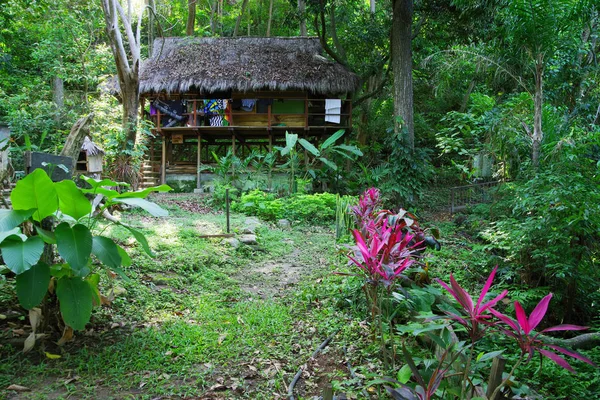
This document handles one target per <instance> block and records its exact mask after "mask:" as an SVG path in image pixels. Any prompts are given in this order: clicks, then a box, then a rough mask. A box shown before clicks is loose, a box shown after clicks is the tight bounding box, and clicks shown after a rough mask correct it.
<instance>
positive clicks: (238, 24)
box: [233, 0, 248, 37]
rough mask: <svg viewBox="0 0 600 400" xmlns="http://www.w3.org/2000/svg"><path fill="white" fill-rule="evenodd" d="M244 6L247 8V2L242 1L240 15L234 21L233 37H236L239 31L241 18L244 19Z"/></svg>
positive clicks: (246, 0)
mask: <svg viewBox="0 0 600 400" xmlns="http://www.w3.org/2000/svg"><path fill="white" fill-rule="evenodd" d="M246 6H248V0H244V1H242V10H241V11H240V15H238V18H237V20H236V21H235V29H234V31H233V36H234V37H235V36H237V35H238V33H239V31H240V24H241V23H242V18H243V17H244V12H245V11H246Z"/></svg>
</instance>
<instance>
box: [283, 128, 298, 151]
mask: <svg viewBox="0 0 600 400" xmlns="http://www.w3.org/2000/svg"><path fill="white" fill-rule="evenodd" d="M297 141H298V135H297V134H296V133H289V132H285V147H287V148H290V149H293V148H294V146H296V142H297Z"/></svg>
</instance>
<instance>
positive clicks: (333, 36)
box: [330, 2, 347, 60]
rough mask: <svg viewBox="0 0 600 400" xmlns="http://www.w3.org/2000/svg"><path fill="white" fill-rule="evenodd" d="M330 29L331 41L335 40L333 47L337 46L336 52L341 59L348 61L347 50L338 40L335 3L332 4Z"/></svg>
mask: <svg viewBox="0 0 600 400" xmlns="http://www.w3.org/2000/svg"><path fill="white" fill-rule="evenodd" d="M330 27H331V40H333V45H334V46H335V50H336V51H337V53H338V54H339V55H340V57H341V58H343V59H344V60H346V59H347V58H346V49H344V47H343V46H342V44H341V43H340V41H339V39H338V35H337V26H336V23H335V2H332V3H331V11H330Z"/></svg>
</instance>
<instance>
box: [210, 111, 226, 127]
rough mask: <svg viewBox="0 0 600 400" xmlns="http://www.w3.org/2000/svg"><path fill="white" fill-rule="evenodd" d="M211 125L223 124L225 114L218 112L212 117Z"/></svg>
mask: <svg viewBox="0 0 600 400" xmlns="http://www.w3.org/2000/svg"><path fill="white" fill-rule="evenodd" d="M210 126H223V116H222V115H218V114H217V115H213V116H212V117H210Z"/></svg>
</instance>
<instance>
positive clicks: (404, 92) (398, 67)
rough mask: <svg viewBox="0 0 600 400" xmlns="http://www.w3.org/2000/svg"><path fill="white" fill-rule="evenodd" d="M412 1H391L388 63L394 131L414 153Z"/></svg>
mask: <svg viewBox="0 0 600 400" xmlns="http://www.w3.org/2000/svg"><path fill="white" fill-rule="evenodd" d="M412 20H413V2H412V0H392V38H391V58H392V59H391V62H392V69H393V72H394V90H393V93H394V119H395V121H394V130H395V132H396V133H399V132H401V131H402V130H405V132H406V136H405V137H404V139H405V140H404V142H405V145H406V146H407V147H408V148H410V149H411V150H414V148H415V129H414V117H413V78H412Z"/></svg>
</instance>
